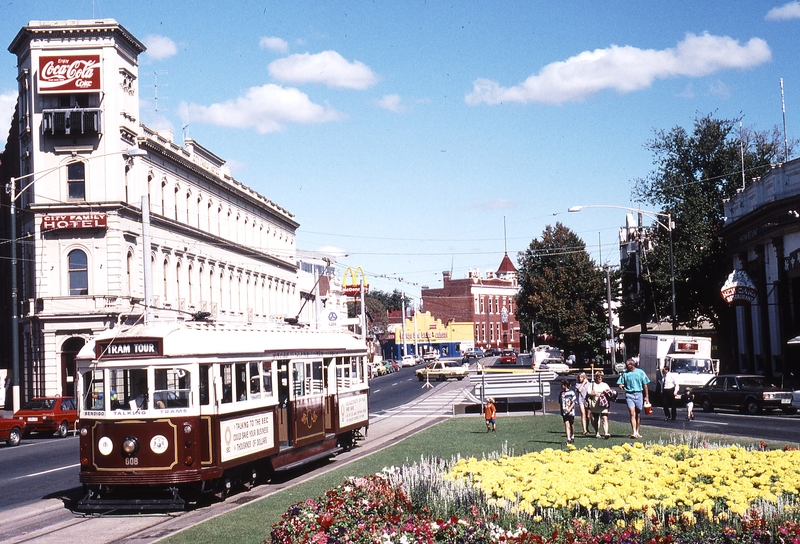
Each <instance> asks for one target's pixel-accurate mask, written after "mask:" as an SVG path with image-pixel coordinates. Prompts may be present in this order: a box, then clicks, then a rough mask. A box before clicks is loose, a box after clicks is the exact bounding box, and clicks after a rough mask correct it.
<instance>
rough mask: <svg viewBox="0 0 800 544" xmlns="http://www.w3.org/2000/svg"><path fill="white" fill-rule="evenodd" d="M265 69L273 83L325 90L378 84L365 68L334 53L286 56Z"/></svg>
mask: <svg viewBox="0 0 800 544" xmlns="http://www.w3.org/2000/svg"><path fill="white" fill-rule="evenodd" d="M268 68H269V73H270V74H271V75H272V77H274V78H275V79H277V80H279V81H284V82H288V83H294V84H299V83H322V84H323V85H327V86H328V87H344V88H346V89H358V90H363V89H367V88H369V87H372V86H373V85H375V83H377V81H378V78H377V77H376V76H375V74H374V73H373V72H372V70H370V68H369V67H368V66H367V65H366V64H364V63H362V62H359V61H357V60H356V61H353V62H348V61H347V60H345V59H344V57H342V56H341V55H340V54H339V53H337V52H336V51H323V52H322V53H317V54H316V55H311V54H309V53H304V54H302V55H299V54H298V55H290V56H288V57H286V58H283V59H278V60H274V61H272V62H271V63H270V64H269V67H268Z"/></svg>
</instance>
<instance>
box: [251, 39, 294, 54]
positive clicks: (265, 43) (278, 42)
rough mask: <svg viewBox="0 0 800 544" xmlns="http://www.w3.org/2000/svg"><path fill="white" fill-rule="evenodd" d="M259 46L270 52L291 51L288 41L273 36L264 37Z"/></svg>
mask: <svg viewBox="0 0 800 544" xmlns="http://www.w3.org/2000/svg"><path fill="white" fill-rule="evenodd" d="M258 46H259V47H263V48H264V49H269V50H270V51H277V52H278V53H286V52H287V51H289V44H288V43H287V42H286V40H284V39H281V38H275V37H271V36H264V37H263V38H261V39H260V40H258Z"/></svg>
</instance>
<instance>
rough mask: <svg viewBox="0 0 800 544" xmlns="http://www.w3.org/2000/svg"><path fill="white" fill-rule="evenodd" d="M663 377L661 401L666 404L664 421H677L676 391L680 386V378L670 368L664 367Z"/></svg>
mask: <svg viewBox="0 0 800 544" xmlns="http://www.w3.org/2000/svg"><path fill="white" fill-rule="evenodd" d="M662 372H663V373H664V376H663V378H662V379H661V403H662V404H663V405H664V421H667V420H672V421H675V416H676V413H677V408H676V407H675V391H676V389H677V387H678V380H677V379H676V378H675V373H674V372H670V370H669V368H667V367H664V368H663V370H662Z"/></svg>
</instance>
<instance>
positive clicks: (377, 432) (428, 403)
mask: <svg viewBox="0 0 800 544" xmlns="http://www.w3.org/2000/svg"><path fill="white" fill-rule="evenodd" d="M390 377H391V375H389V376H386V377H385V378H390ZM414 380H415V383H416V384H417V385H416V386H415V387H419V382H416V379H414ZM387 383H389V382H388V380H387ZM466 383H467V382H456V381H451V382H447V383H441V384H438V385H437V386H436V387H434V388H431V389H427V390H425V391H424V392H423V393H422V394H421V395H420V396H419V397H417V398H416V399H414V400H413V401H411V402H408V403H406V404H404V405H402V406H399V407H396V408H387V409H385V410H381V411H379V412H377V413H371V414H370V427H369V431H368V433H367V439H366V440H364V441H363V442H361V443H360V444H359V446H358V447H357V448H354V449H353V450H351V451H349V452H345V453H342V454H340V455H338V456H336V458H335V459H334V460H333V461H332V462H330V463H328V464H325V465H323V466H320V467H318V468H315V469H313V470H308V471H306V472H304V473H302V474H301V475H294V476H293V477H292V479H290V480H287V481H282V482H276V483H271V484H269V485H259V486H256V487H254V488H253V489H250V490H248V491H242V492H241V493H238V494H235V495H233V496H231V497H230V498H229V499H228V500H227V501H225V502H220V503H216V504H212V505H210V506H207V507H203V508H198V509H196V510H193V511H190V512H183V513H177V514H175V515H141V516H136V515H126V516H85V517H84V516H80V515H76V514H73V513H72V512H71V511H70V510H68V509H67V508H65V507H64V504H63V502H62V501H61V500H58V499H47V500H43V501H38V502H36V503H35V504H30V505H27V506H25V507H22V508H16V509H13V510H8V511H6V512H3V518H2V519H3V523H2V525H0V542H4V543H9V544H10V543H23V542H36V543H37V544H38V543H44V544H50V543H52V544H63V543H64V542H78V541H80V542H82V541H84V540H86V537H87V535H91V541H92V544H105V543H111V542H123V543H129V544H132V543H136V544H138V543H145V542H147V543H149V542H155V541H157V540H159V539H162V538H164V537H166V536H169V535H171V534H174V533H176V532H178V531H180V530H182V529H184V528H187V527H191V526H193V525H196V524H198V523H201V522H203V521H205V520H207V519H210V518H213V517H216V516H219V515H222V514H224V513H226V512H229V511H231V510H233V509H235V508H237V507H239V506H241V505H243V504H247V503H249V502H252V501H254V500H258V499H260V498H263V497H266V496H269V495H271V494H274V493H276V492H278V491H281V490H284V489H287V488H289V487H292V486H295V485H298V484H299V483H302V482H305V481H307V480H309V479H311V478H315V477H316V476H318V475H320V474H323V473H325V472H326V471H329V470H332V469H334V468H339V467H342V466H346V465H347V464H348V463H350V462H352V461H354V460H356V459H359V458H361V457H363V456H365V455H367V454H369V453H372V452H374V451H377V450H379V449H381V448H384V447H386V446H387V445H391V444H393V443H395V442H396V441H398V440H402V439H403V438H405V437H407V436H410V435H411V434H414V433H416V432H418V431H420V430H422V429H423V428H427V427H429V426H430V425H431V424H433V423H435V422H437V421H441V420H443V419H446V418H449V417H452V413H453V408H452V406H453V404H455V403H457V402H459V401H460V400H461V399H462V398H463V385H465V384H466Z"/></svg>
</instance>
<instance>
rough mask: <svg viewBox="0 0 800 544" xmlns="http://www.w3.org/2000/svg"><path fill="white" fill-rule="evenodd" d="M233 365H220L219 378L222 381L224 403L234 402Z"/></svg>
mask: <svg viewBox="0 0 800 544" xmlns="http://www.w3.org/2000/svg"><path fill="white" fill-rule="evenodd" d="M232 367H233V365H220V366H219V377H220V378H221V379H222V403H223V404H227V403H229V402H233V368H232Z"/></svg>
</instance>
